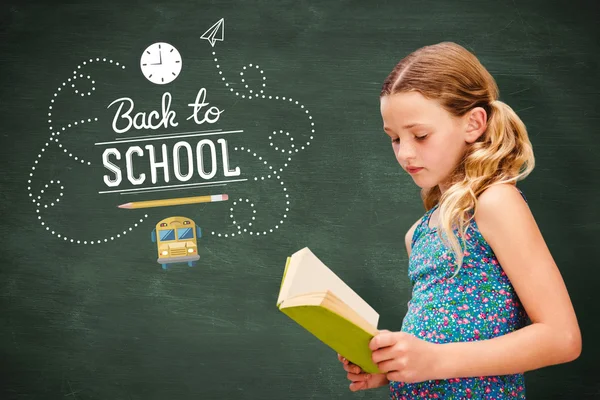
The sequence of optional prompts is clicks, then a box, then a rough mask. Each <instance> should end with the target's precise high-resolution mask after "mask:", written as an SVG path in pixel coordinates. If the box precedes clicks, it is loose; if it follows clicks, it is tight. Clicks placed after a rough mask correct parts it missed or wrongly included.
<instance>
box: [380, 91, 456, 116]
mask: <svg viewBox="0 0 600 400" xmlns="http://www.w3.org/2000/svg"><path fill="white" fill-rule="evenodd" d="M380 103H381V114H382V116H383V118H384V119H385V120H386V121H388V120H389V121H390V123H402V124H410V123H412V122H414V121H412V120H413V119H414V120H419V119H427V120H431V119H438V118H439V117H440V116H441V115H442V113H443V112H445V110H444V109H443V108H442V107H441V105H440V104H439V103H438V102H436V101H434V100H431V99H427V98H425V97H424V96H422V95H421V94H420V93H417V92H409V93H398V94H393V95H389V96H384V97H382V98H381V100H380Z"/></svg>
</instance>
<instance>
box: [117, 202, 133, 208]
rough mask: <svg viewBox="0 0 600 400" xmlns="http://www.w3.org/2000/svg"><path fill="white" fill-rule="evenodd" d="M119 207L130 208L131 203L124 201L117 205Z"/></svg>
mask: <svg viewBox="0 0 600 400" xmlns="http://www.w3.org/2000/svg"><path fill="white" fill-rule="evenodd" d="M118 207H119V208H131V203H125V204H121V205H120V206H118Z"/></svg>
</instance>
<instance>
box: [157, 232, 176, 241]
mask: <svg viewBox="0 0 600 400" xmlns="http://www.w3.org/2000/svg"><path fill="white" fill-rule="evenodd" d="M158 237H159V240H160V241H161V242H165V241H167V240H175V232H174V230H173V229H160V230H159V231H158Z"/></svg>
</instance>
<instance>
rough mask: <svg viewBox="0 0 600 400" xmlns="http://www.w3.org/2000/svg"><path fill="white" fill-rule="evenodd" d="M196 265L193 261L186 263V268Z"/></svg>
mask: <svg viewBox="0 0 600 400" xmlns="http://www.w3.org/2000/svg"><path fill="white" fill-rule="evenodd" d="M195 266H196V263H195V262H193V261H188V267H195Z"/></svg>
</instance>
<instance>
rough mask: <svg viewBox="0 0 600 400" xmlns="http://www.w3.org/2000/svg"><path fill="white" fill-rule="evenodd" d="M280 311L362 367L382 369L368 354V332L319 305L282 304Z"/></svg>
mask: <svg viewBox="0 0 600 400" xmlns="http://www.w3.org/2000/svg"><path fill="white" fill-rule="evenodd" d="M280 311H281V312H283V313H284V314H286V315H287V316H288V317H290V318H291V319H292V320H294V321H296V323H298V324H299V325H301V326H302V327H303V328H304V329H306V330H307V331H308V332H310V333H311V334H313V335H314V336H315V337H317V338H318V339H319V340H320V341H321V342H323V343H325V344H326V345H327V346H329V347H330V348H332V349H333V350H335V351H336V352H337V353H339V354H341V355H342V356H343V357H346V359H348V360H349V361H350V362H352V363H354V364H356V365H358V366H359V367H361V368H362V370H363V371H365V372H369V373H375V374H377V373H381V371H379V369H378V368H377V365H376V364H375V363H373V361H372V358H371V357H372V352H371V349H370V348H369V342H370V340H371V339H372V338H373V335H372V334H371V333H368V332H367V331H365V330H364V329H362V328H360V327H359V326H357V325H355V324H354V323H352V322H351V321H348V320H347V319H345V318H344V317H342V316H340V315H338V314H336V313H335V312H332V311H330V310H328V309H327V308H325V307H323V306H319V305H309V306H294V307H289V308H285V307H284V308H280Z"/></svg>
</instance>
